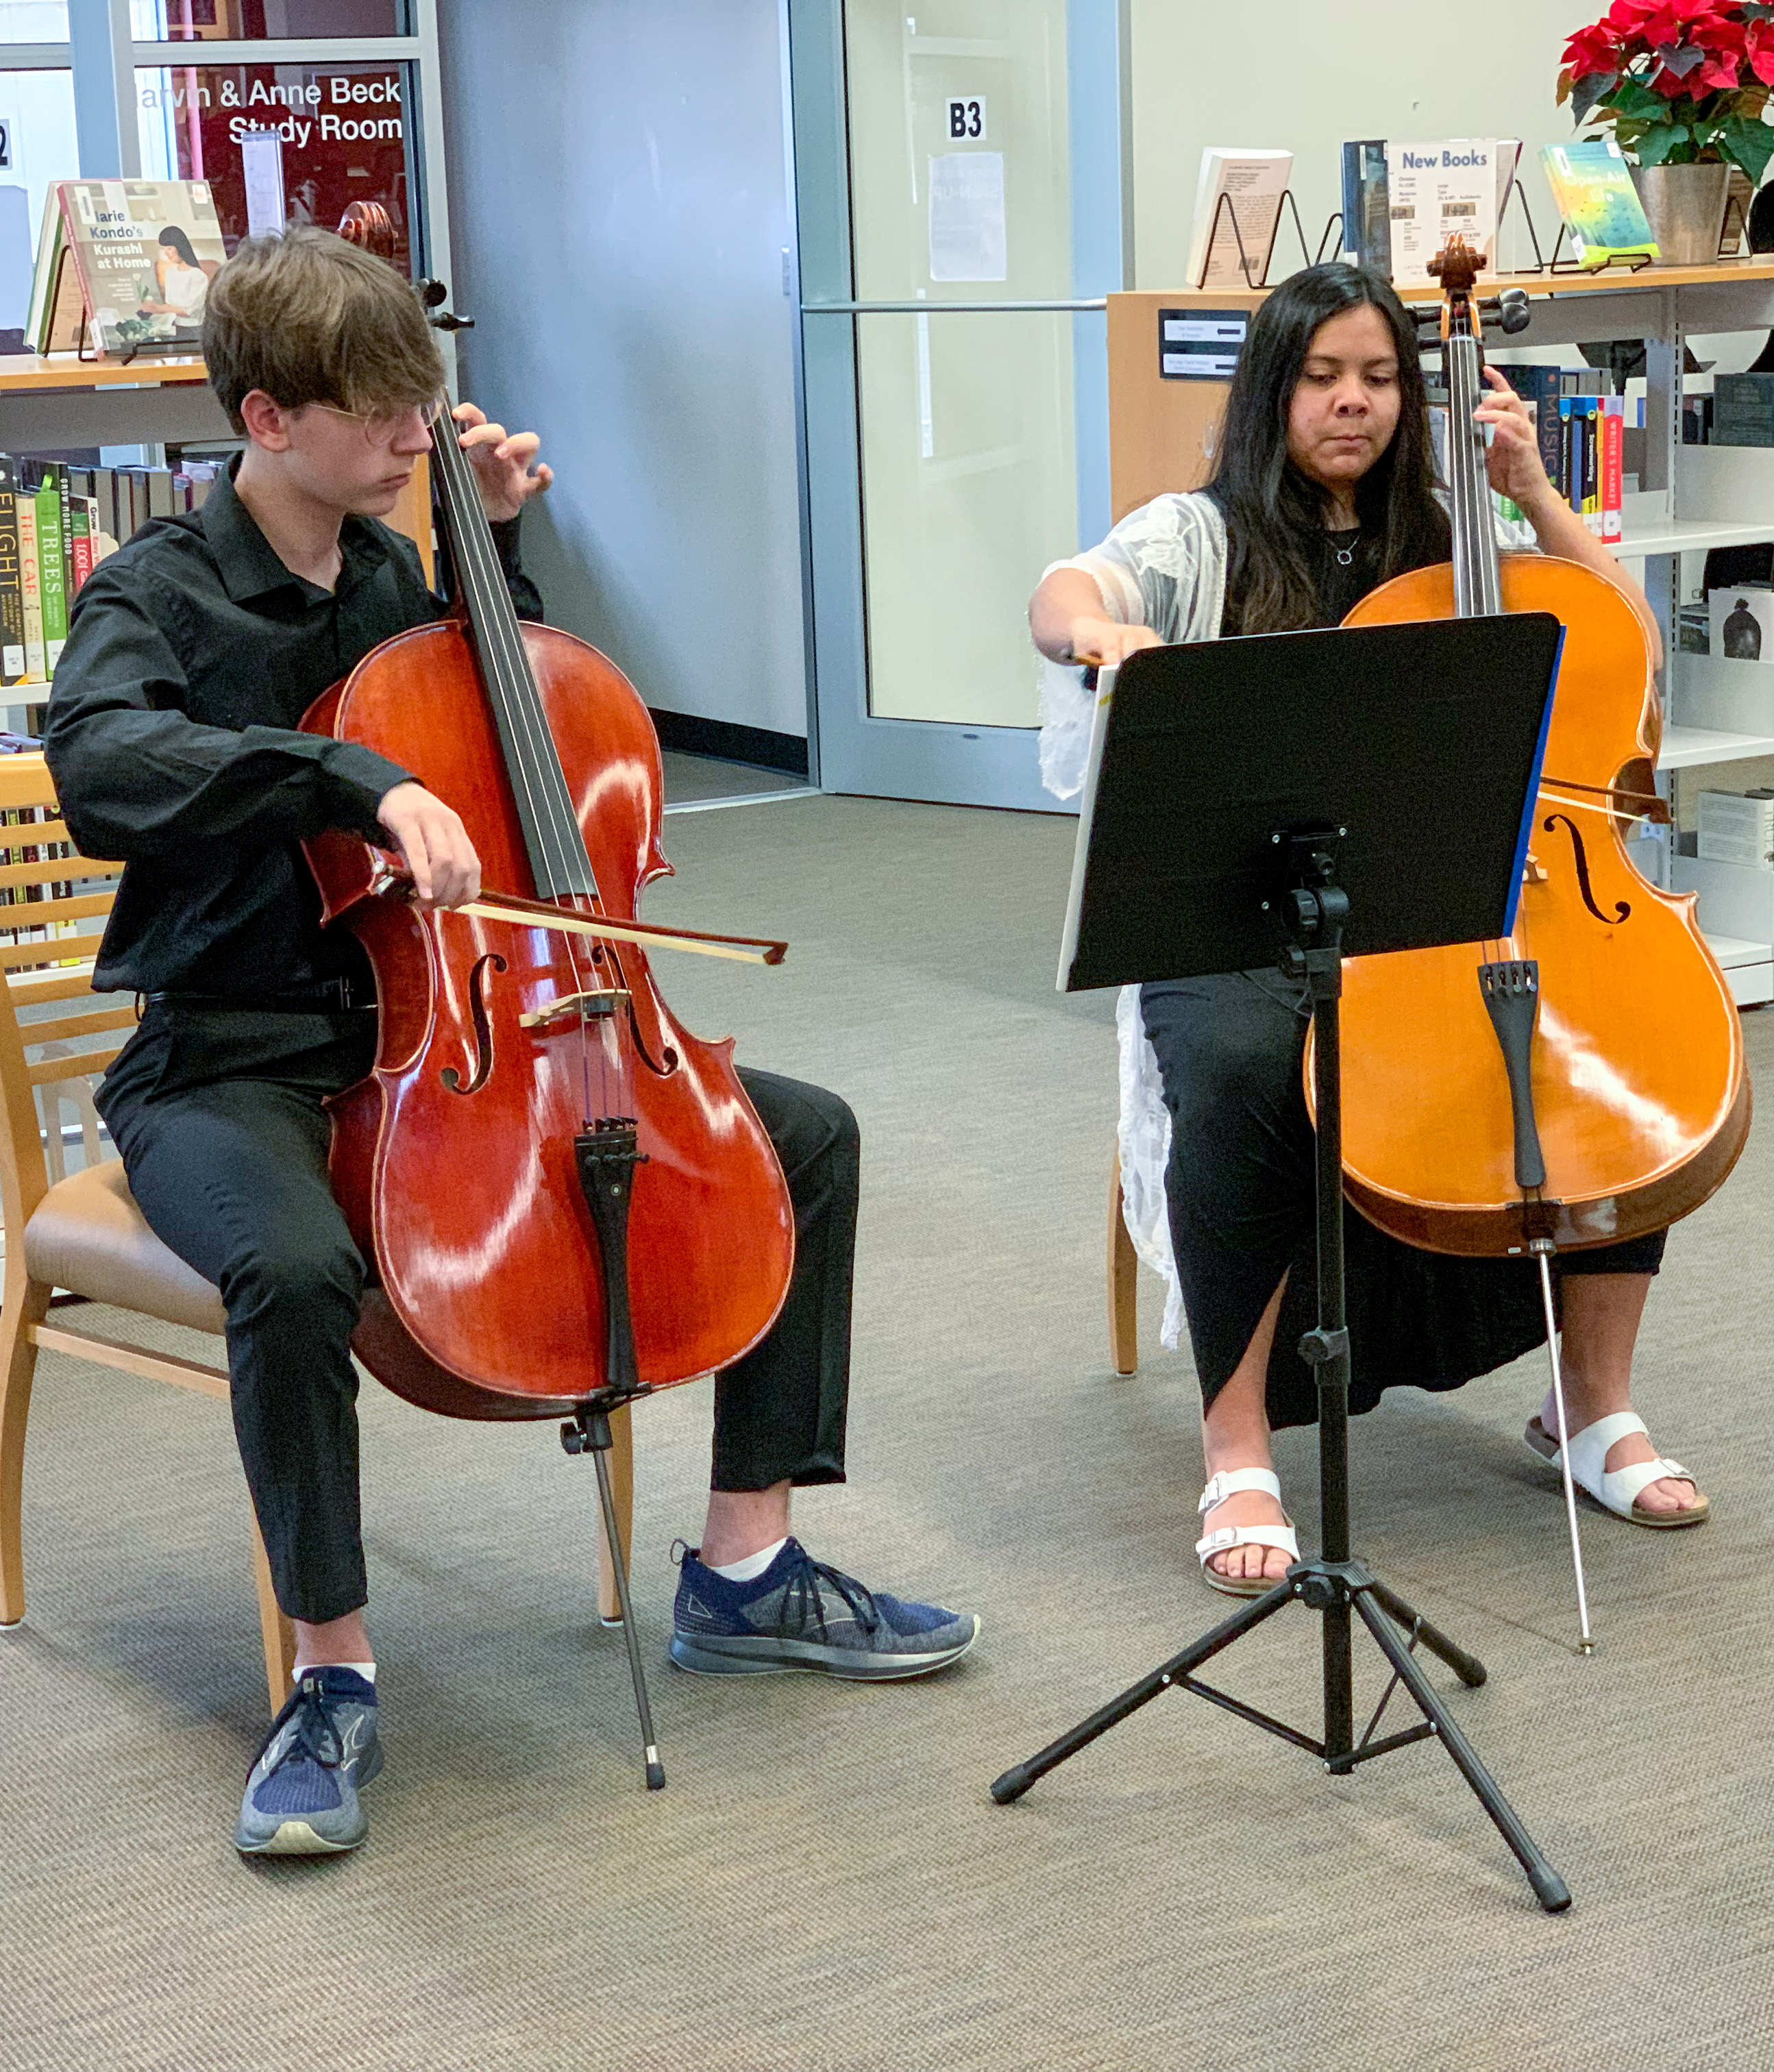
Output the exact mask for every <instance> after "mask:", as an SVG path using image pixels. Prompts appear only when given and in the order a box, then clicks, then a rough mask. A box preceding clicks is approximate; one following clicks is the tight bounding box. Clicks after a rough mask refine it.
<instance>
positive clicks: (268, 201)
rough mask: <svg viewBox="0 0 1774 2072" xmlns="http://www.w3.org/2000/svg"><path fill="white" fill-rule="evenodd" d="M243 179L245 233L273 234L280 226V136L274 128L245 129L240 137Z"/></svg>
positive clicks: (281, 211)
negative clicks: (244, 182) (244, 183)
mask: <svg viewBox="0 0 1774 2072" xmlns="http://www.w3.org/2000/svg"><path fill="white" fill-rule="evenodd" d="M241 172H242V174H244V175H245V179H246V234H247V236H249V237H265V236H273V235H274V234H275V233H276V232H278V231H280V230H282V228H283V214H284V210H283V139H282V137H281V136H280V135H279V134H278V132H277V131H276V130H275V129H249V130H247V131H246V132H245V134H244V135H243V136H242V137H241Z"/></svg>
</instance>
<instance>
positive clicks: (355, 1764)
mask: <svg viewBox="0 0 1774 2072" xmlns="http://www.w3.org/2000/svg"><path fill="white" fill-rule="evenodd" d="M381 1766H382V1747H381V1742H380V1741H378V1740H377V1737H376V1686H375V1685H374V1684H373V1683H371V1682H370V1681H369V1680H368V1678H367V1677H363V1676H360V1675H358V1674H357V1672H356V1670H355V1669H344V1668H340V1667H327V1668H323V1669H308V1670H304V1671H303V1674H302V1675H301V1676H300V1677H299V1678H298V1680H297V1683H296V1688H295V1689H294V1691H293V1692H291V1693H290V1701H289V1703H288V1704H286V1706H285V1707H284V1708H283V1710H282V1712H279V1713H278V1716H277V1717H276V1719H275V1720H273V1721H272V1723H271V1731H270V1733H269V1734H267V1735H266V1736H265V1745H264V1747H263V1748H261V1749H260V1750H259V1753H258V1757H257V1761H256V1762H254V1763H253V1767H252V1769H251V1770H249V1772H248V1774H247V1778H246V1792H245V1797H244V1798H243V1799H241V1818H240V1824H239V1825H238V1826H237V1827H236V1828H235V1830H234V1846H235V1848H237V1849H238V1850H239V1851H240V1852H241V1854H242V1855H243V1856H330V1855H331V1854H333V1853H334V1852H336V1851H338V1850H340V1849H355V1848H356V1846H357V1844H359V1843H360V1841H362V1840H363V1839H364V1836H365V1835H367V1834H368V1832H369V1823H368V1821H367V1820H366V1819H364V1809H363V1807H361V1806H360V1804H359V1803H358V1801H357V1791H358V1787H359V1786H360V1785H364V1784H368V1782H369V1780H370V1779H371V1778H372V1777H373V1776H374V1775H375V1774H376V1773H377V1770H380V1769H381Z"/></svg>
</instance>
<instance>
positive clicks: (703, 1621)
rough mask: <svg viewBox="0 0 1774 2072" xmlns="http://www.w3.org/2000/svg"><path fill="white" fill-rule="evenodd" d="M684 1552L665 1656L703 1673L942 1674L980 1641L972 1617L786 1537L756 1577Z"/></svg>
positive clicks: (880, 1677)
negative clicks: (865, 1582) (899, 1593)
mask: <svg viewBox="0 0 1774 2072" xmlns="http://www.w3.org/2000/svg"><path fill="white" fill-rule="evenodd" d="M700 1552H701V1549H700V1548H694V1547H686V1548H684V1552H683V1567H682V1572H681V1577H680V1579H679V1581H678V1585H677V1606H676V1609H675V1611H674V1613H673V1621H672V1623H673V1634H672V1644H671V1659H672V1660H673V1662H675V1663H677V1666H678V1667H679V1668H680V1669H694V1670H699V1671H702V1674H703V1675H709V1676H757V1675H769V1674H770V1673H771V1672H772V1671H779V1670H785V1669H809V1670H817V1671H821V1672H822V1673H823V1674H824V1675H827V1676H844V1677H850V1678H854V1679H857V1680H858V1681H862V1682H875V1681H885V1680H887V1679H890V1678H893V1677H899V1676H928V1675H930V1674H931V1672H932V1671H933V1670H937V1669H946V1668H947V1667H948V1666H949V1663H951V1662H953V1661H955V1660H957V1659H958V1658H959V1657H960V1656H961V1655H965V1653H966V1652H967V1651H968V1649H969V1647H971V1646H973V1642H974V1641H975V1640H976V1639H977V1638H978V1635H979V1616H978V1614H977V1613H976V1612H948V1611H945V1610H943V1609H942V1608H941V1606H940V1605H913V1604H907V1603H905V1602H903V1601H902V1600H901V1599H899V1598H898V1597H888V1596H887V1594H886V1593H884V1592H882V1591H876V1590H869V1589H864V1588H863V1586H862V1585H861V1584H860V1583H859V1582H858V1581H856V1579H855V1578H854V1577H852V1576H843V1575H840V1574H839V1573H838V1570H837V1569H835V1568H828V1567H827V1566H826V1565H825V1563H824V1562H823V1561H816V1560H813V1557H812V1556H811V1555H810V1554H809V1553H808V1552H807V1550H806V1548H805V1547H803V1546H802V1545H801V1542H800V1541H799V1540H792V1539H791V1540H789V1541H788V1543H787V1544H786V1545H785V1546H784V1548H782V1550H781V1552H780V1553H779V1554H778V1555H777V1556H776V1560H774V1561H772V1563H771V1564H770V1566H769V1567H768V1568H766V1569H765V1570H764V1573H763V1574H762V1575H761V1576H758V1577H754V1578H753V1579H752V1581H751V1582H749V1583H734V1582H730V1581H728V1580H727V1578H726V1577H725V1576H718V1575H716V1574H715V1572H714V1570H713V1569H712V1568H705V1567H704V1565H703V1564H702V1562H701V1561H700V1560H698V1558H697V1556H698V1554H699V1553H700Z"/></svg>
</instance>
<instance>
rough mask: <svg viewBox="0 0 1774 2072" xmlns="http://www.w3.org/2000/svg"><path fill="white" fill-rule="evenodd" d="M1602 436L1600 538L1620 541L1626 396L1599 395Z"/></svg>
mask: <svg viewBox="0 0 1774 2072" xmlns="http://www.w3.org/2000/svg"><path fill="white" fill-rule="evenodd" d="M1599 402H1600V405H1601V435H1602V459H1601V475H1602V494H1601V511H1602V537H1603V539H1604V540H1606V541H1608V542H1609V543H1610V544H1611V545H1613V544H1616V543H1617V542H1618V541H1619V540H1620V537H1621V534H1622V532H1623V530H1624V517H1623V507H1624V502H1625V488H1626V398H1625V397H1624V396H1603V397H1600V398H1599Z"/></svg>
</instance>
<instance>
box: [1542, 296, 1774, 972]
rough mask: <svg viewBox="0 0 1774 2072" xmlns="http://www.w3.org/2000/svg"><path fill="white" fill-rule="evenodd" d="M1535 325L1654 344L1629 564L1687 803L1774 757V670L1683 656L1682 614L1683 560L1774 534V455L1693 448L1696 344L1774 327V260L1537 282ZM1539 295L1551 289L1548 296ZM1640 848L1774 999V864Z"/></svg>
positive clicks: (1555, 337)
mask: <svg viewBox="0 0 1774 2072" xmlns="http://www.w3.org/2000/svg"><path fill="white" fill-rule="evenodd" d="M1522 285H1523V286H1525V287H1527V288H1528V289H1529V293H1530V295H1532V296H1533V302H1532V309H1533V322H1532V324H1531V326H1530V328H1529V330H1528V331H1526V332H1525V333H1524V334H1521V335H1519V336H1518V337H1517V338H1515V339H1511V340H1510V343H1511V345H1512V346H1521V347H1534V346H1540V345H1546V346H1552V345H1565V344H1581V343H1589V342H1593V341H1596V340H1599V339H1604V338H1643V339H1644V340H1645V352H1646V388H1647V395H1646V407H1645V459H1644V469H1643V472H1642V475H1641V487H1640V493H1639V494H1638V495H1636V496H1631V497H1628V500H1627V508H1626V510H1625V512H1624V524H1625V537H1624V539H1623V540H1622V541H1621V543H1620V554H1621V557H1622V558H1623V559H1624V560H1626V561H1628V562H1629V563H1632V564H1633V565H1635V566H1636V569H1637V570H1638V571H1639V573H1640V579H1641V580H1642V581H1643V582H1644V588H1645V593H1646V594H1647V596H1648V598H1650V600H1651V602H1652V605H1653V608H1654V609H1655V611H1656V612H1657V618H1658V619H1659V621H1660V623H1661V626H1662V629H1663V645H1664V652H1665V657H1666V658H1667V659H1666V661H1665V668H1664V672H1663V693H1664V720H1665V727H1664V735H1663V744H1662V752H1661V755H1660V756H1659V759H1658V777H1657V784H1658V789H1659V790H1660V791H1662V792H1663V793H1664V795H1665V796H1666V797H1668V798H1669V800H1670V801H1671V806H1672V811H1673V810H1674V809H1675V808H1676V807H1677V805H1678V804H1679V796H1678V795H1679V793H1680V791H1681V789H1682V787H1685V786H1686V785H1690V784H1693V783H1705V782H1706V773H1709V772H1714V773H1718V774H1717V776H1716V778H1715V780H1714V781H1715V782H1720V783H1729V781H1730V780H1729V778H1728V776H1727V775H1726V773H1727V771H1728V769H1729V766H1731V764H1733V763H1743V762H1746V761H1750V760H1753V759H1757V758H1761V757H1768V758H1774V663H1763V662H1727V661H1722V660H1714V658H1713V657H1711V656H1706V655H1694V654H1686V653H1684V652H1682V651H1681V644H1680V639H1679V634H1678V627H1677V612H1678V611H1679V609H1680V606H1681V603H1682V602H1683V597H1684V593H1683V588H1682V583H1683V576H1682V560H1683V557H1684V556H1685V555H1691V554H1698V553H1706V551H1708V550H1709V549H1712V548H1714V547H1728V546H1739V545H1753V544H1755V543H1756V542H1758V541H1764V540H1774V450H1767V451H1764V450H1758V449H1755V448H1751V447H1744V446H1684V445H1683V444H1682V443H1681V395H1682V361H1683V358H1684V353H1683V346H1684V343H1685V342H1686V339H1689V338H1690V337H1692V336H1694V335H1700V334H1706V335H1717V334H1718V333H1721V332H1727V331H1770V330H1774V265H1769V264H1768V262H1767V261H1764V260H1751V261H1725V262H1723V264H1721V265H1718V266H1716V267H1708V268H1690V269H1679V270H1677V269H1667V270H1665V269H1657V268H1653V269H1649V270H1648V271H1646V272H1644V273H1638V274H1635V275H1632V276H1630V277H1625V278H1620V279H1616V280H1614V281H1612V282H1605V283H1604V282H1603V281H1601V280H1598V281H1597V282H1595V285H1594V286H1591V287H1588V288H1587V289H1581V290H1578V291H1577V292H1570V291H1569V290H1554V292H1553V293H1551V294H1546V292H1545V283H1544V282H1533V281H1531V280H1525V281H1524V282H1522ZM1536 290H1538V292H1536ZM1647 833H1648V839H1646V840H1645V841H1644V842H1643V843H1642V844H1641V845H1638V846H1639V853H1640V856H1641V857H1643V858H1644V860H1645V861H1646V863H1647V865H1654V874H1655V875H1657V877H1659V878H1661V881H1662V882H1663V883H1665V885H1667V886H1669V888H1670V889H1671V890H1676V891H1687V892H1696V893H1698V894H1699V895H1700V919H1701V923H1702V927H1704V929H1705V930H1706V939H1707V941H1708V942H1709V943H1710V944H1711V947H1712V949H1713V952H1714V955H1715V956H1717V957H1718V961H1719V963H1720V964H1721V965H1722V966H1723V968H1724V971H1725V973H1726V976H1727V978H1728V980H1730V983H1731V991H1732V993H1733V994H1734V995H1735V997H1736V999H1737V1001H1738V1002H1739V1005H1743V1006H1750V1005H1760V1003H1761V1002H1763V1001H1770V1000H1774V869H1768V870H1752V869H1748V868H1746V867H1744V866H1742V865H1733V864H1715V863H1711V862H1708V861H1703V860H1702V858H1700V857H1698V856H1693V855H1689V854H1686V853H1683V851H1682V848H1681V836H1680V834H1679V833H1678V832H1677V830H1676V829H1675V828H1672V829H1671V830H1670V831H1669V836H1667V837H1665V835H1664V833H1663V831H1661V830H1656V831H1647Z"/></svg>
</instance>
